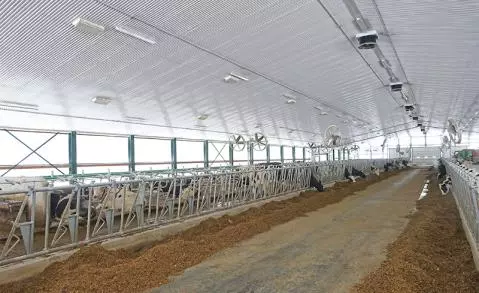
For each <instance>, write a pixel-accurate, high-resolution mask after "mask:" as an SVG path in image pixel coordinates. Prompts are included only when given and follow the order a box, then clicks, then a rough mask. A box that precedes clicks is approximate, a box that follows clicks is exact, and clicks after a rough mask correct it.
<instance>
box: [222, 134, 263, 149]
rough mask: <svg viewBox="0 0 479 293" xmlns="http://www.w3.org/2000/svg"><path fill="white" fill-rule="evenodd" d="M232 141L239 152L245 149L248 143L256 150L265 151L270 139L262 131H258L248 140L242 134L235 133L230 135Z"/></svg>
mask: <svg viewBox="0 0 479 293" xmlns="http://www.w3.org/2000/svg"><path fill="white" fill-rule="evenodd" d="M230 143H231V144H232V145H233V150H235V151H237V152H241V151H243V150H244V149H245V147H246V146H247V145H248V146H251V147H252V148H253V149H255V150H256V151H263V150H265V149H266V146H267V145H268V139H267V138H266V136H264V134H262V133H260V132H256V133H255V134H254V135H253V136H252V137H250V138H249V139H248V140H246V139H245V138H244V136H243V135H241V134H233V135H232V136H230Z"/></svg>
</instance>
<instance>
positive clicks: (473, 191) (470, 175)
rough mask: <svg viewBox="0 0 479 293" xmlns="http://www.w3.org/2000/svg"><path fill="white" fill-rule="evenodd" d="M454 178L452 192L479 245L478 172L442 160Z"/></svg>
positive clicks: (448, 172) (452, 178)
mask: <svg viewBox="0 0 479 293" xmlns="http://www.w3.org/2000/svg"><path fill="white" fill-rule="evenodd" d="M442 161H443V163H444V165H445V166H446V171H447V174H448V175H449V176H451V180H452V193H453V195H454V197H455V198H456V201H457V204H458V206H459V209H460V210H461V211H462V214H463V216H464V218H465V220H466V223H465V224H466V225H467V227H468V228H469V231H470V232H471V234H472V236H473V238H474V240H475V243H476V247H479V209H478V206H479V177H478V176H475V173H476V172H470V171H469V170H467V169H465V168H463V167H461V166H460V165H459V164H457V163H454V162H452V161H450V160H445V159H443V160H442Z"/></svg>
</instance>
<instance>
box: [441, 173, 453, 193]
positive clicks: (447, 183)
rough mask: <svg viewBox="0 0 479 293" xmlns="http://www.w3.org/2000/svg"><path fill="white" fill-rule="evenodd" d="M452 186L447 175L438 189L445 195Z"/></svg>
mask: <svg viewBox="0 0 479 293" xmlns="http://www.w3.org/2000/svg"><path fill="white" fill-rule="evenodd" d="M451 187H452V180H451V177H449V176H447V177H446V179H445V180H444V181H443V182H441V184H439V190H441V193H442V195H446V194H448V193H449V190H451Z"/></svg>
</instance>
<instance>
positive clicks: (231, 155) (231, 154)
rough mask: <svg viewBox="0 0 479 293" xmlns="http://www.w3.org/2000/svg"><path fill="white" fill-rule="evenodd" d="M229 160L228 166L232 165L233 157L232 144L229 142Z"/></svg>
mask: <svg viewBox="0 0 479 293" xmlns="http://www.w3.org/2000/svg"><path fill="white" fill-rule="evenodd" d="M229 160H230V166H233V165H234V162H235V161H234V158H233V144H232V143H230V145H229Z"/></svg>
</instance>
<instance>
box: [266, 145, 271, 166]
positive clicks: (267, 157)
mask: <svg viewBox="0 0 479 293" xmlns="http://www.w3.org/2000/svg"><path fill="white" fill-rule="evenodd" d="M266 162H267V163H269V162H271V148H270V146H269V144H268V145H267V146H266Z"/></svg>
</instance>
